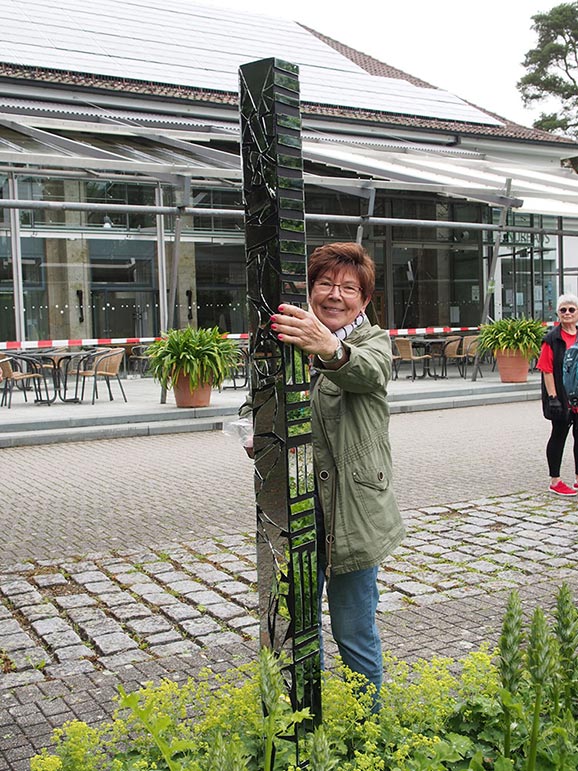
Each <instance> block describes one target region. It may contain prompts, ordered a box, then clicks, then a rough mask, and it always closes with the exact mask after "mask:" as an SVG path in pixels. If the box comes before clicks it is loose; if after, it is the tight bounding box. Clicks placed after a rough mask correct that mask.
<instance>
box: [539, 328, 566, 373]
mask: <svg viewBox="0 0 578 771" xmlns="http://www.w3.org/2000/svg"><path fill="white" fill-rule="evenodd" d="M560 332H561V333H562V340H564V342H565V343H566V348H570V346H571V345H574V343H575V342H576V335H570V334H569V333H568V332H565V331H564V330H563V329H561V330H560ZM536 367H537V369H539V370H540V372H550V373H552V372H554V351H553V350H552V348H551V347H550V346H549V345H548V343H542V350H541V351H540V358H539V359H538V363H537V364H536Z"/></svg>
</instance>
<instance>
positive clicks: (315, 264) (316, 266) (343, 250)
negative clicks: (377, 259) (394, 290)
mask: <svg viewBox="0 0 578 771" xmlns="http://www.w3.org/2000/svg"><path fill="white" fill-rule="evenodd" d="M341 268H351V269H352V270H353V271H354V272H355V273H356V274H357V280H358V281H359V286H360V287H361V293H362V295H363V299H364V300H369V298H370V297H371V295H372V294H373V290H374V289H375V263H374V262H373V259H372V258H371V257H370V256H369V254H368V253H367V252H366V251H365V249H364V248H363V247H362V246H360V245H359V244H356V243H353V242H351V241H346V242H343V243H335V244H324V245H323V246H318V247H317V249H315V250H314V251H313V252H312V253H311V254H310V256H309V261H308V265H307V284H308V286H309V292H311V291H312V289H313V284H314V283H315V282H316V281H317V280H318V279H319V278H321V276H324V275H325V274H326V273H330V272H331V273H333V272H335V271H337V270H340V269H341Z"/></svg>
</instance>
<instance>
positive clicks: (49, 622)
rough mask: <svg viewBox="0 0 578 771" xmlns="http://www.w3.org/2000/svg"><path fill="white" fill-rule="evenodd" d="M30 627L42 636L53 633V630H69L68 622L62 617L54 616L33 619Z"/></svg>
mask: <svg viewBox="0 0 578 771" xmlns="http://www.w3.org/2000/svg"><path fill="white" fill-rule="evenodd" d="M32 628H33V629H34V631H35V632H36V634H38V635H41V636H44V635H47V634H54V633H55V632H68V631H70V624H69V623H68V622H67V621H65V620H64V619H63V618H59V617H58V616H56V617H54V618H47V619H42V620H41V621H33V622H32Z"/></svg>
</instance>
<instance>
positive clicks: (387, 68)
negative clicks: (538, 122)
mask: <svg viewBox="0 0 578 771" xmlns="http://www.w3.org/2000/svg"><path fill="white" fill-rule="evenodd" d="M297 24H298V25H299V26H300V27H302V28H303V29H305V30H307V32H310V33H311V34H312V35H314V36H315V37H316V38H318V39H319V40H321V41H322V42H323V43H326V44H327V45H328V46H330V47H331V48H333V49H335V50H336V51H338V52H339V53H340V54H342V55H343V56H345V57H346V58H347V59H349V60H350V61H352V62H353V63H354V64H357V65H358V66H359V67H361V68H362V69H363V70H365V72H367V73H369V74H370V75H376V76H379V77H384V78H396V79H398V80H405V81H407V82H409V83H412V84H413V85H414V86H419V87H421V88H431V89H433V90H436V91H444V90H446V89H440V88H439V87H438V86H434V85H432V84H431V83H428V82H427V81H425V80H421V78H417V77H415V76H414V75H410V74H409V73H407V72H404V70H400V69H399V68H397V67H392V66H391V65H390V64H387V63H386V62H382V61H380V60H379V59H376V58H375V57H374V56H371V55H370V54H366V53H363V52H362V51H358V50H357V49H356V48H352V47H351V46H349V45H347V44H346V43H341V42H340V41H339V40H335V39H334V38H331V37H329V36H328V35H324V34H323V33H321V32H317V30H315V29H313V28H312V27H308V26H307V25H306V24H302V23H301V22H297ZM455 96H458V98H459V99H461V100H462V102H464V103H465V104H469V105H470V106H471V107H474V108H475V109H476V110H480V111H481V112H483V113H485V114H486V115H489V116H491V117H492V118H496V120H499V121H501V122H502V123H503V124H504V128H505V129H509V130H510V131H512V132H515V133H516V134H517V135H518V137H519V138H522V137H521V134H525V136H524V137H523V138H524V139H536V140H543V141H550V142H562V143H572V144H574V145H575V144H576V140H574V139H572V138H571V137H564V136H562V135H560V134H553V133H551V132H549V131H544V130H543V129H537V128H534V127H533V126H524V125H522V124H521V123H516V122H515V121H512V120H510V119H509V118H504V116H503V115H498V113H495V112H493V111H492V110H488V109H486V108H485V107H480V106H479V105H477V104H475V103H474V102H471V101H470V100H469V99H464V98H463V97H462V96H459V95H458V94H455ZM360 112H362V111H361V110H360ZM382 114H383V113H382ZM384 114H386V115H390V114H391V115H395V113H384ZM396 117H397V116H396ZM408 117H409V116H408ZM416 117H417V116H416ZM424 120H426V121H432V120H440V119H439V118H438V119H435V118H425V119H424ZM447 123H448V124H449V123H454V124H459V125H460V126H461V125H463V123H464V121H447ZM470 124H471V125H472V126H473V125H474V121H468V122H467V125H470ZM475 125H481V124H475ZM484 133H486V132H484ZM491 133H494V132H491Z"/></svg>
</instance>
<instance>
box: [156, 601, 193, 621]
mask: <svg viewBox="0 0 578 771" xmlns="http://www.w3.org/2000/svg"><path fill="white" fill-rule="evenodd" d="M163 613H164V614H165V616H168V617H169V618H170V619H171V620H172V621H176V622H179V621H187V620H189V619H192V618H199V617H200V616H201V611H200V610H197V608H195V607H194V606H193V605H185V604H184V603H182V602H180V603H175V605H171V606H170V607H168V608H163Z"/></svg>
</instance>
